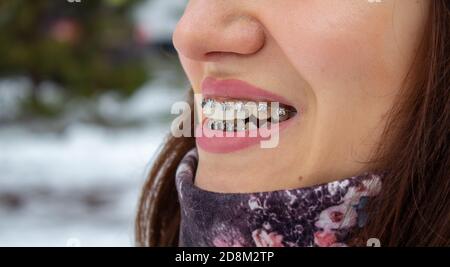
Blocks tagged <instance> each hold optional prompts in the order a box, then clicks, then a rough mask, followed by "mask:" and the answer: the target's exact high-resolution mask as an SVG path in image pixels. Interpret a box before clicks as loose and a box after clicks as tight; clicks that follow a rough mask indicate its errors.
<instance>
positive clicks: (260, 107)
mask: <svg viewBox="0 0 450 267" xmlns="http://www.w3.org/2000/svg"><path fill="white" fill-rule="evenodd" d="M202 108H203V114H204V115H205V116H206V117H208V118H211V119H215V120H224V121H226V120H234V119H246V118H248V117H249V116H251V115H254V116H255V117H257V118H258V119H260V120H265V119H268V118H271V117H272V118H273V119H275V120H276V119H283V118H284V117H285V116H286V115H287V114H288V111H287V110H286V108H284V107H280V106H279V105H276V107H275V109H273V106H269V105H268V103H266V102H259V103H254V102H245V103H244V102H243V101H224V102H221V101H217V100H215V99H210V98H209V99H203V101H202ZM277 117H278V118H277Z"/></svg>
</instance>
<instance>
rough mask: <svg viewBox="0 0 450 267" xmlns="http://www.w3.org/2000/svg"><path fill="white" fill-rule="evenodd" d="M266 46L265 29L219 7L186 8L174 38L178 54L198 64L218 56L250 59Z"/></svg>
mask: <svg viewBox="0 0 450 267" xmlns="http://www.w3.org/2000/svg"><path fill="white" fill-rule="evenodd" d="M209 1H210V3H212V2H215V1H211V0H208V1H207V2H209ZM226 10H228V11H226ZM206 12H209V14H208V13H206ZM264 42H265V34H264V30H263V27H262V25H261V24H260V23H259V22H258V21H257V20H256V19H254V18H252V17H251V16H248V15H242V14H241V15H238V14H234V13H233V11H231V10H229V9H225V8H219V6H217V7H216V8H211V7H210V8H205V7H204V6H199V5H197V6H195V7H191V8H187V9H186V11H185V13H184V15H183V16H182V18H181V19H180V21H179V22H178V24H177V27H176V29H175V32H174V34H173V44H174V47H175V48H176V50H177V51H178V53H180V54H182V55H183V56H185V57H187V58H190V59H193V60H197V61H209V60H212V59H213V58H214V57H215V56H217V55H218V54H229V53H233V54H239V55H251V54H254V53H256V52H258V51H259V50H260V49H261V48H262V47H263V46H264Z"/></svg>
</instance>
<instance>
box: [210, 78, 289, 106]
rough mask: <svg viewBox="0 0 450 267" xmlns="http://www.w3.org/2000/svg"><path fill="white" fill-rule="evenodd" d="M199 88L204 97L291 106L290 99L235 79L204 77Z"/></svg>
mask: <svg viewBox="0 0 450 267" xmlns="http://www.w3.org/2000/svg"><path fill="white" fill-rule="evenodd" d="M201 90H202V95H203V97H204V98H214V97H221V98H230V99H241V100H250V101H258V102H263V101H265V102H279V103H281V104H284V105H288V106H293V104H292V103H290V101H288V100H287V99H285V98H284V97H282V96H280V95H277V94H275V93H272V92H269V91H267V90H264V89H262V88H259V87H256V86H254V85H251V84H249V83H247V82H245V81H242V80H237V79H226V80H219V79H216V78H213V77H206V78H205V79H204V80H203V82H202V88H201Z"/></svg>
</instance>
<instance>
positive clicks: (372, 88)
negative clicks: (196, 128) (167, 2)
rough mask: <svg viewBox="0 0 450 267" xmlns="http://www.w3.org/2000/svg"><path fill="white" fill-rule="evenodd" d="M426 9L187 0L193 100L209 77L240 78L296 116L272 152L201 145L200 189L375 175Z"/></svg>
mask: <svg viewBox="0 0 450 267" xmlns="http://www.w3.org/2000/svg"><path fill="white" fill-rule="evenodd" d="M427 8H428V1H426V0H417V1H411V0H379V1H375V0H373V1H369V0H346V1H342V0H277V1H274V0H245V1H243V0H191V1H189V4H188V6H187V8H186V10H185V13H184V15H183V17H182V18H181V20H180V21H179V24H178V25H177V28H176V31H175V33H174V36H173V41H174V45H175V48H176V49H177V51H178V53H179V58H180V61H181V63H182V66H183V68H184V70H185V72H186V74H187V77H188V79H189V81H190V82H191V85H192V88H193V90H194V92H195V93H201V92H202V84H203V82H204V80H205V79H206V78H214V79H217V80H227V79H237V80H241V81H245V82H246V83H248V84H251V85H253V86H255V87H258V88H262V89H264V90H266V91H268V92H270V93H273V94H275V95H278V96H280V97H282V98H284V99H287V100H288V101H289V102H290V103H291V104H292V106H293V107H295V108H296V109H297V115H296V116H295V117H293V118H291V119H290V120H291V123H289V125H287V126H286V127H285V128H284V129H282V130H281V131H280V133H279V142H278V145H277V146H275V147H274V148H262V147H261V146H259V145H252V146H247V147H245V148H243V149H238V150H232V151H226V153H221V152H217V151H214V150H208V149H203V148H202V146H199V158H200V160H199V165H198V169H197V176H196V181H195V182H196V184H197V185H198V186H200V187H202V188H204V189H208V190H212V191H222V192H238V191H239V192H251V191H265V190H276V189H287V188H294V187H299V186H308V185H312V184H316V183H321V182H327V181H330V180H334V179H339V178H344V177H348V176H351V175H357V174H361V173H362V172H363V171H365V170H368V169H369V168H370V167H371V166H370V165H369V164H368V163H365V161H367V160H369V159H370V156H371V153H372V152H373V151H374V149H375V148H376V146H377V145H378V144H379V143H380V142H382V141H383V140H381V132H382V130H383V127H384V126H385V124H386V116H387V114H388V113H389V111H390V109H391V108H392V106H393V105H394V99H395V97H396V95H397V94H398V93H399V90H400V88H401V87H402V83H403V82H404V79H405V76H406V75H407V72H408V71H409V69H410V67H411V65H412V61H413V58H414V56H415V55H416V52H417V49H418V45H419V42H420V39H421V36H422V32H423V30H424V26H425V24H426V19H427V12H428V11H427ZM247 98H248V97H247ZM244 100H249V99H244ZM250 100H252V99H251V98H250ZM218 140H219V141H218V142H220V139H218ZM222 152H223V151H222Z"/></svg>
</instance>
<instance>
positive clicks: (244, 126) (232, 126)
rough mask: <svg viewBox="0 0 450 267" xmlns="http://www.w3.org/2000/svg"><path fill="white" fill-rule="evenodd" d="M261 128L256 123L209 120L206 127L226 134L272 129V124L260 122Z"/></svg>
mask: <svg viewBox="0 0 450 267" xmlns="http://www.w3.org/2000/svg"><path fill="white" fill-rule="evenodd" d="M258 122H259V127H258V126H257V125H256V124H255V123H254V122H245V121H244V120H239V121H220V120H213V119H207V122H206V126H207V127H208V129H210V130H216V131H225V132H241V131H247V130H254V129H258V128H270V126H271V122H269V121H261V120H260V121H258Z"/></svg>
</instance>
